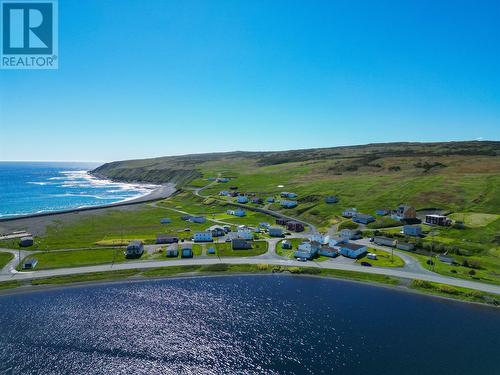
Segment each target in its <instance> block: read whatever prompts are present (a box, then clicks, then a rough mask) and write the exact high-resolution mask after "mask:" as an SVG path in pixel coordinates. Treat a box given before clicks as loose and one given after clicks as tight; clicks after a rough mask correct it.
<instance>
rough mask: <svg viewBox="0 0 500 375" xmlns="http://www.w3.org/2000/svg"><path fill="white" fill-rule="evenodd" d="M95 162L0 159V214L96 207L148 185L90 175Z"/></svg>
mask: <svg viewBox="0 0 500 375" xmlns="http://www.w3.org/2000/svg"><path fill="white" fill-rule="evenodd" d="M97 166H98V164H95V163H45V162H0V217H2V216H13V215H21V214H32V213H36V212H45V211H58V210H66V209H73V208H78V207H86V206H98V205H102V204H108V203H114V202H120V201H125V200H129V199H133V198H136V197H139V196H142V195H144V194H147V193H148V192H150V191H151V189H152V188H153V187H154V186H152V185H138V184H125V183H115V182H112V181H108V180H100V179H97V178H94V177H92V176H90V175H89V174H88V173H87V171H89V170H91V169H93V168H95V167H97Z"/></svg>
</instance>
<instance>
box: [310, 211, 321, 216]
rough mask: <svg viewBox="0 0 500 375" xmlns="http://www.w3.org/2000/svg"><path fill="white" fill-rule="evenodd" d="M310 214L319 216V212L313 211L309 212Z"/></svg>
mask: <svg viewBox="0 0 500 375" xmlns="http://www.w3.org/2000/svg"><path fill="white" fill-rule="evenodd" d="M309 213H310V214H311V215H314V216H316V215H319V210H311V211H309Z"/></svg>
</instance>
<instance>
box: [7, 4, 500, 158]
mask: <svg viewBox="0 0 500 375" xmlns="http://www.w3.org/2000/svg"><path fill="white" fill-rule="evenodd" d="M499 17H500V3H499V2H498V1H496V0H491V1H436V0H433V1H430V0H429V1H428V0H418V1H417V0H415V1H397V0H394V1H384V0H382V1H356V0H354V1H347V0H345V1H333V0H329V1H305V0H304V1H293V0H292V1H291V0H287V1H260V0H253V1H249V0H248V1H233V0H227V1H215V0H214V1H189V0H183V1H180V0H179V1H174V0H172V1H163V0H147V1H137V0H134V1H128V0H114V1H111V0H86V1H80V0H61V1H59V70H56V71H12V70H10V71H7V70H4V71H0V160H89V161H109V160H121V159H130V158H142V157H152V156H162V155H173V154H185V153H195V152H196V153H198V152H210V151H231V150H283V149H295V148H309V147H328V146H336V145H351V144H364V143H372V142H391V141H446V140H464V139H478V138H482V139H490V140H500V48H499V46H500V22H498V18H499Z"/></svg>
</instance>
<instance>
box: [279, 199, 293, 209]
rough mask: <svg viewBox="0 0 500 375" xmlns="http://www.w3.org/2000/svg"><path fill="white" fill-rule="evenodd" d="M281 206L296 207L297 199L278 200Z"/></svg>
mask: <svg viewBox="0 0 500 375" xmlns="http://www.w3.org/2000/svg"><path fill="white" fill-rule="evenodd" d="M280 204H281V207H283V208H294V207H297V201H288V200H283V201H280Z"/></svg>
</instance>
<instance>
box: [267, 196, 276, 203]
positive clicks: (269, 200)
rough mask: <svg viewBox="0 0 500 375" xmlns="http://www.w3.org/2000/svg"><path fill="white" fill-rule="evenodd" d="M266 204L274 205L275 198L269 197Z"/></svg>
mask: <svg viewBox="0 0 500 375" xmlns="http://www.w3.org/2000/svg"><path fill="white" fill-rule="evenodd" d="M266 202H267V203H274V198H273V197H268V198H267V199H266Z"/></svg>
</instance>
